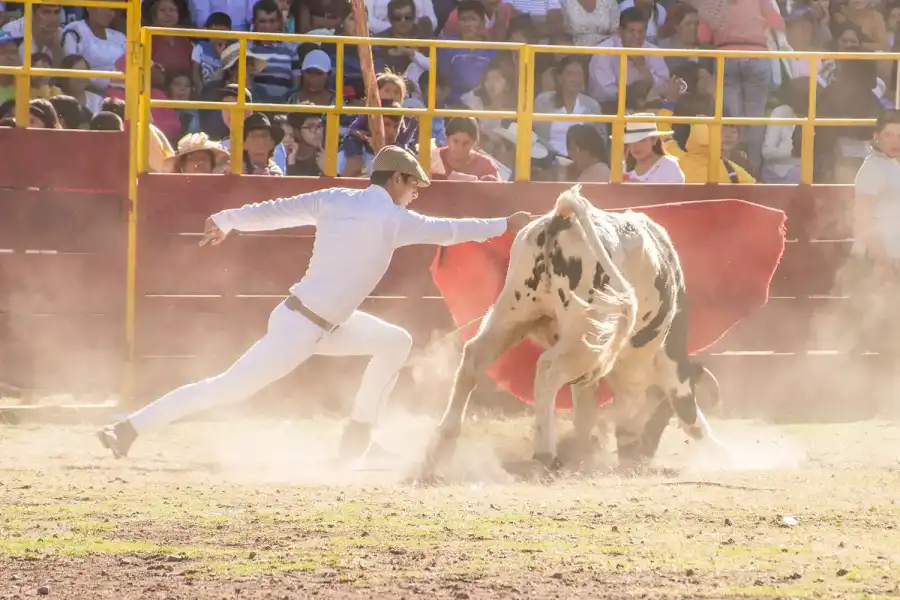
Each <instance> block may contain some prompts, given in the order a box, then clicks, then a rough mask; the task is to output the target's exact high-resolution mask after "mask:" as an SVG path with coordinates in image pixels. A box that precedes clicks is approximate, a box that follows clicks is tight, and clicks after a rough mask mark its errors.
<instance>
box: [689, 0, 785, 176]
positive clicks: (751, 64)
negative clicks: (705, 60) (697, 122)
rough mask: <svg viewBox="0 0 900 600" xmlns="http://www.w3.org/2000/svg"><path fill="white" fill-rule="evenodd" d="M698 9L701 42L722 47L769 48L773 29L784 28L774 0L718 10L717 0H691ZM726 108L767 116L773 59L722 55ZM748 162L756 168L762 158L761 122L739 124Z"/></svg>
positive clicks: (735, 2) (738, 2)
mask: <svg viewBox="0 0 900 600" xmlns="http://www.w3.org/2000/svg"><path fill="white" fill-rule="evenodd" d="M693 4H694V6H695V7H696V8H697V10H698V11H699V13H700V28H699V34H698V35H699V39H700V43H701V44H706V45H711V46H714V47H716V48H717V49H721V50H753V51H757V52H758V51H759V50H761V49H763V50H765V49H767V48H768V44H769V39H770V35H772V34H773V32H782V33H783V32H784V29H785V27H784V19H782V17H781V14H780V13H779V12H778V6H777V5H776V4H775V3H774V2H769V1H762V2H761V1H760V0H731V2H730V4H728V9H727V10H725V11H721V10H719V9H720V6H721V4H720V2H719V0H694V1H693ZM723 77H724V79H725V100H724V102H725V110H727V111H728V112H729V113H730V114H732V115H741V116H742V117H764V116H766V99H767V97H768V94H769V82H770V81H771V79H772V61H771V59H768V58H741V59H728V58H726V59H725V73H724V74H723ZM741 129H742V131H741V137H742V138H743V139H744V140H745V141H746V142H747V151H748V153H749V154H750V164H752V165H753V168H754V170H756V171H758V170H759V167H760V163H761V162H762V143H763V138H764V137H765V133H766V129H765V127H763V126H761V125H753V126H742V127H741Z"/></svg>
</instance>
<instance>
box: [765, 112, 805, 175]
mask: <svg viewBox="0 0 900 600" xmlns="http://www.w3.org/2000/svg"><path fill="white" fill-rule="evenodd" d="M769 116H770V117H771V118H773V119H794V118H796V117H797V113H795V112H794V109H792V108H791V107H790V106H788V105H787V104H782V105H781V106H776V107H775V108H774V109H773V110H772V114H771V115H769ZM794 127H795V126H794V125H767V126H766V137H765V141H764V142H763V147H762V157H763V160H764V161H765V164H766V167H767V168H769V169H771V170H772V172H773V173H775V174H776V175H778V176H779V177H784V176H785V175H787V173H788V171H790V170H791V169H793V168H794V167H799V166H800V157H799V156H793V153H792V151H793V149H794Z"/></svg>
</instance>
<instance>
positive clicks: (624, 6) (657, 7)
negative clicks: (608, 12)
mask: <svg viewBox="0 0 900 600" xmlns="http://www.w3.org/2000/svg"><path fill="white" fill-rule="evenodd" d="M629 8H637V9H638V10H639V11H641V13H643V15H644V19H645V20H646V21H647V41H648V42H650V43H651V44H657V43H658V42H659V29H660V28H661V27H662V26H663V24H664V23H665V22H666V7H665V6H663V5H662V4H661V3H660V2H658V1H657V0H622V2H621V3H620V4H619V11H620V12H621V11H624V10H628V9H629Z"/></svg>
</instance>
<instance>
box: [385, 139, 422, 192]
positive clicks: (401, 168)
mask: <svg viewBox="0 0 900 600" xmlns="http://www.w3.org/2000/svg"><path fill="white" fill-rule="evenodd" d="M379 171H390V172H394V173H403V174H404V175H412V176H413V177H415V178H416V179H418V180H419V186H420V187H428V186H429V185H431V181H429V180H428V175H426V174H425V171H424V170H423V169H422V167H421V165H419V161H418V160H416V157H415V156H413V155H412V154H411V153H410V152H409V151H407V150H404V149H403V148H401V147H399V146H385V147H384V148H382V149H381V150H379V151H378V154H376V155H375V158H374V159H373V160H372V172H373V173H377V172H379Z"/></svg>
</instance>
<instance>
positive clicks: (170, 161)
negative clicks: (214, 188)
mask: <svg viewBox="0 0 900 600" xmlns="http://www.w3.org/2000/svg"><path fill="white" fill-rule="evenodd" d="M204 150H205V151H208V152H211V153H212V156H213V171H214V172H215V171H218V170H219V169H221V168H222V166H224V165H225V163H226V162H227V161H228V157H229V155H230V153H229V152H228V150H226V149H225V148H223V147H222V146H221V145H220V144H218V143H216V142H213V141H210V139H209V136H207V135H206V134H205V133H203V132H200V133H189V134H187V135H186V136H184V137H182V138H181V139H180V140H178V149H177V150H176V151H175V154H173V155H172V156H169V157H166V160H165V164H164V167H163V170H164V172H166V173H173V172H174V171H175V165H176V164H177V163H178V159H179V158H181V157H182V156H187V155H188V154H191V153H193V152H201V151H204Z"/></svg>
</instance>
